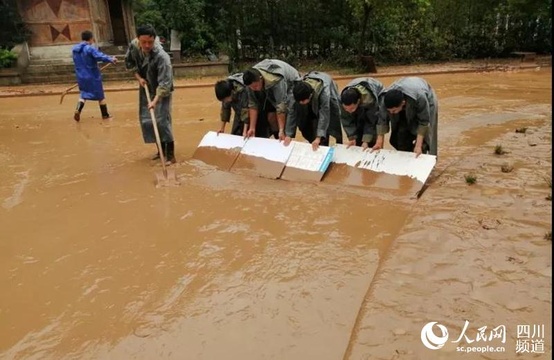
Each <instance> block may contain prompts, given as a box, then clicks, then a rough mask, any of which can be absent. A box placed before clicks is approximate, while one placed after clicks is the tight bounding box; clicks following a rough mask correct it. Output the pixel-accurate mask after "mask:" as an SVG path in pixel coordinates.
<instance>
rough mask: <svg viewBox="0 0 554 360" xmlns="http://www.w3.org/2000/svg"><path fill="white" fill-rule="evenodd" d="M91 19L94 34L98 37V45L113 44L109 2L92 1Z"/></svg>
mask: <svg viewBox="0 0 554 360" xmlns="http://www.w3.org/2000/svg"><path fill="white" fill-rule="evenodd" d="M90 18H91V19H92V29H91V30H92V32H93V33H94V35H95V36H96V41H97V43H98V45H101V46H102V45H107V44H109V43H110V42H113V35H112V27H111V22H110V12H109V10H108V2H107V0H91V1H90Z"/></svg>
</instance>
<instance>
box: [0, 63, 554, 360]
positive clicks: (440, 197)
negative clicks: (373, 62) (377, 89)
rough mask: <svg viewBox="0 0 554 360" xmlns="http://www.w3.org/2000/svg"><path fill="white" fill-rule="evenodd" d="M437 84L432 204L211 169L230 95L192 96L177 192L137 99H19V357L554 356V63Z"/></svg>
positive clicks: (177, 124)
mask: <svg viewBox="0 0 554 360" xmlns="http://www.w3.org/2000/svg"><path fill="white" fill-rule="evenodd" d="M424 77H425V78H426V79H427V80H428V81H429V82H430V83H431V84H432V86H433V87H434V89H435V91H436V93H437V95H438V98H439V109H440V110H439V158H438V162H437V165H436V167H435V169H434V170H433V172H432V174H431V176H430V178H429V182H428V187H427V188H426V191H425V192H424V193H423V195H422V196H421V197H420V198H419V199H416V198H413V197H410V196H406V193H405V192H402V191H400V192H391V191H386V186H385V187H383V186H381V187H376V188H374V187H372V183H373V182H375V179H371V178H367V179H365V178H362V176H361V175H357V174H353V175H348V174H346V175H344V174H343V175H344V176H346V177H349V176H350V177H357V178H358V179H361V180H358V181H357V182H358V183H360V182H362V183H364V182H365V183H364V184H365V185H367V186H355V185H349V184H345V183H344V182H342V183H336V184H334V183H332V182H321V183H317V182H295V181H285V180H271V179H268V178H260V177H256V176H250V175H248V174H243V173H234V172H229V171H226V170H225V169H221V167H216V166H212V165H207V164H205V163H203V162H202V161H199V160H196V159H192V154H193V153H194V151H195V149H196V146H197V145H198V143H199V142H200V140H201V138H202V136H203V135H204V134H205V133H206V132H207V131H209V130H217V129H218V128H219V104H218V103H217V101H216V99H215V96H214V94H213V89H212V88H211V87H198V88H178V89H176V91H175V93H174V98H173V109H174V110H173V119H174V120H173V129H174V135H175V139H176V142H175V151H176V157H177V160H178V163H177V164H175V165H172V167H173V169H174V170H175V172H176V174H177V177H178V180H179V181H180V183H181V186H179V187H172V188H156V187H155V179H156V177H155V173H156V172H157V171H160V170H161V167H160V165H159V164H158V163H157V162H156V161H153V160H151V157H152V156H153V155H154V154H155V148H154V146H153V145H145V144H143V142H142V137H141V133H140V128H139V125H138V120H137V102H138V94H137V92H136V91H121V92H108V93H107V100H108V105H109V110H110V112H111V113H112V115H113V116H114V119H113V121H111V122H105V121H102V120H101V117H100V110H99V108H98V105H97V104H95V103H87V104H86V106H85V108H84V110H83V114H82V117H81V122H80V123H76V122H75V121H73V119H72V114H73V110H74V106H75V102H76V100H77V96H76V95H75V94H70V95H68V96H66V97H65V99H64V103H63V104H62V105H59V97H60V96H59V95H45V96H27V97H10V98H0V229H1V233H0V234H1V235H0V359H56V360H57V359H118V360H119V359H187V360H188V359H194V360H196V359H202V360H203V359H239V360H250V359H252V360H258V359H276V360H304V359H308V360H310V359H316V360H325V359H329V360H338V359H349V360H350V359H351V360H354V359H414V360H415V359H464V360H465V359H516V358H517V359H550V358H551V357H552V350H551V349H552V343H551V336H552V326H551V324H552V323H551V305H552V302H551V298H552V287H551V284H552V255H551V251H552V241H551V240H549V239H548V234H549V233H550V237H551V228H552V225H551V224H552V223H551V216H552V202H551V171H552V156H551V150H552V137H551V133H552V108H551V96H552V88H551V78H552V73H551V68H542V69H536V70H529V71H515V72H492V73H464V74H441V75H426V76H424ZM394 80H396V78H393V77H390V78H383V79H382V81H383V83H384V84H385V85H388V84H390V83H391V82H392V81H394ZM348 81H349V80H340V81H338V85H339V88H340V89H342V87H344V85H345V84H346V83H347V82H348ZM523 128H525V130H522V129H523ZM516 129H518V130H520V131H519V132H516ZM497 146H501V147H502V149H503V150H504V152H505V153H504V154H502V155H497V154H495V148H496V147H497ZM387 147H390V146H388V144H387ZM224 160H225V159H222V161H224ZM222 164H224V163H222ZM223 167H225V166H224V165H223ZM508 170H509V171H508ZM339 172H340V169H339ZM469 176H471V177H473V178H474V179H476V182H475V184H473V185H468V184H467V183H466V177H469ZM391 181H392V180H391ZM387 183H388V182H387ZM397 183H398V184H400V185H402V184H405V186H407V187H408V188H410V187H411V186H413V184H411V183H410V181H409V180H408V181H405V180H402V179H400V180H397ZM362 185H363V184H362ZM430 322H436V323H437V324H435V325H434V327H432V328H431V330H432V331H431V333H429V332H426V331H422V329H424V326H426V324H428V323H430ZM438 325H441V326H442V328H441V327H439V326H438ZM541 326H542V327H541ZM483 327H484V328H483ZM441 329H446V330H447V332H446V333H445V332H444V331H441ZM526 329H527V331H526ZM541 329H543V332H542V337H541ZM526 335H527V336H526ZM422 339H425V342H426V343H427V344H428V345H430V346H427V345H425V344H424V340H422ZM486 346H488V347H489V348H485V347H486ZM433 347H434V348H433ZM472 347H473V349H472ZM485 350H486V351H485Z"/></svg>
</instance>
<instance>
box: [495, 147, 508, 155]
mask: <svg viewBox="0 0 554 360" xmlns="http://www.w3.org/2000/svg"><path fill="white" fill-rule="evenodd" d="M494 153H495V154H496V155H504V154H506V151H505V150H504V149H503V148H502V145H496V146H495V147H494Z"/></svg>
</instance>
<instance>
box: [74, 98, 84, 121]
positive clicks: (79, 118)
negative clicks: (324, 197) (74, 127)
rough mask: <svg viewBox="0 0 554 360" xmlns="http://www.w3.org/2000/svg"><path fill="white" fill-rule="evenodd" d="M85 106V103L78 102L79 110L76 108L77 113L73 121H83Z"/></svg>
mask: <svg viewBox="0 0 554 360" xmlns="http://www.w3.org/2000/svg"><path fill="white" fill-rule="evenodd" d="M84 106H85V103H84V102H82V101H77V108H75V113H74V114H73V120H75V121H80V120H81V111H83V107H84Z"/></svg>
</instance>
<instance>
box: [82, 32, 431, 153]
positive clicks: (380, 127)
mask: <svg viewBox="0 0 554 360" xmlns="http://www.w3.org/2000/svg"><path fill="white" fill-rule="evenodd" d="M82 40H83V41H82V43H80V44H77V45H76V46H75V47H74V48H73V59H74V61H75V71H76V75H77V79H78V84H79V90H80V93H81V96H80V98H79V101H78V103H77V108H76V109H75V113H74V119H75V120H76V121H80V115H81V111H82V109H83V106H84V104H85V101H86V100H96V101H99V104H100V110H101V113H102V118H103V119H111V115H110V114H109V113H108V110H107V105H106V102H105V99H104V91H103V86H102V77H101V74H100V70H99V69H98V67H97V65H96V64H97V62H98V61H103V62H112V63H115V62H116V61H117V60H116V59H115V57H109V56H107V55H105V54H104V53H102V52H100V51H98V50H97V49H96V48H95V47H94V46H93V43H94V37H93V35H92V32H90V31H84V32H83V33H82ZM125 65H126V68H127V69H128V70H131V71H133V73H134V76H135V78H136V80H137V81H138V83H139V84H140V87H139V119H140V124H141V130H142V135H143V140H144V142H145V143H155V137H154V131H153V130H154V128H153V126H152V119H151V116H150V110H154V113H155V117H156V119H157V124H158V131H159V135H160V138H161V149H158V153H157V154H156V155H155V156H154V158H155V159H156V158H159V157H160V152H163V155H164V159H166V160H167V161H168V164H171V163H175V162H176V159H175V146H174V140H173V131H172V119H171V102H172V93H173V90H174V86H173V70H172V66H171V60H170V57H169V55H168V54H167V53H166V52H165V51H164V49H163V47H162V46H161V44H160V42H159V40H158V37H157V36H156V32H155V30H154V28H152V27H151V26H149V25H145V26H140V27H138V29H137V37H136V39H134V40H133V41H132V42H131V44H130V45H129V48H128V50H127V54H126V55H125ZM146 88H147V89H148V92H149V93H150V97H151V98H152V100H151V101H150V102H149V101H148V100H147V96H146V92H145V91H146V90H145V89H146ZM215 94H216V97H217V99H218V100H219V101H221V104H222V105H221V128H220V130H219V132H224V131H225V126H226V124H227V123H229V122H230V119H231V111H232V110H233V111H234V113H235V117H234V121H233V125H232V129H231V134H234V135H242V136H244V137H252V136H257V137H264V138H269V137H273V138H275V139H278V140H279V141H283V143H284V144H285V145H287V146H288V145H289V144H290V142H291V140H292V139H293V138H294V137H295V136H296V131H297V129H298V130H300V132H301V134H302V137H303V138H304V139H306V140H307V141H309V142H310V143H311V144H312V147H313V149H314V150H316V149H317V148H318V147H319V146H320V145H323V146H328V145H329V138H330V137H331V136H332V137H333V138H334V139H335V143H339V144H342V143H343V129H344V133H346V136H347V138H348V141H347V145H348V146H353V145H356V146H361V147H362V148H364V149H367V148H372V149H373V150H377V149H381V148H382V147H383V142H384V136H385V135H386V134H387V133H388V132H389V131H390V144H391V145H392V146H393V147H394V148H395V149H397V150H399V151H413V152H414V153H416V156H419V155H420V154H422V153H428V154H431V155H437V114H438V102H437V98H436V95H435V92H434V91H433V89H432V88H431V86H430V85H429V84H428V83H427V82H426V81H425V80H423V79H421V78H418V77H404V78H401V79H399V80H398V81H396V82H394V83H393V84H392V85H390V86H389V87H387V88H385V87H384V86H383V84H381V82H379V81H378V80H376V79H374V78H370V77H364V78H357V79H354V80H352V81H351V82H350V83H348V84H347V85H346V87H345V88H344V89H343V90H342V92H340V93H339V91H338V88H337V85H336V84H335V82H334V81H333V79H332V78H331V76H329V75H328V74H326V73H324V72H319V71H311V72H309V73H307V74H305V75H301V74H300V73H299V72H298V70H296V69H295V68H294V67H292V66H291V65H289V64H287V63H286V62H284V61H281V60H275V59H265V60H263V61H261V62H259V63H258V64H256V65H254V66H253V67H251V68H249V69H248V70H246V71H244V72H243V73H237V74H233V75H231V76H229V77H227V78H226V79H224V80H220V81H218V82H216V84H215Z"/></svg>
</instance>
